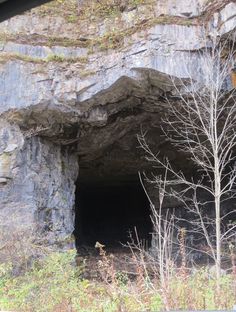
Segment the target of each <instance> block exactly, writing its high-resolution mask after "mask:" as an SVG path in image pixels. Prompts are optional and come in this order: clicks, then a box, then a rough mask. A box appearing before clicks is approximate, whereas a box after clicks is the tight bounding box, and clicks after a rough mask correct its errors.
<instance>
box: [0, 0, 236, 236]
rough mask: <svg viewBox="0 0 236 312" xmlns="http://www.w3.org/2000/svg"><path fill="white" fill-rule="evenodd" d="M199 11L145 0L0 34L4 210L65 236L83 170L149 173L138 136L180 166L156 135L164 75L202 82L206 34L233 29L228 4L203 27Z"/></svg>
mask: <svg viewBox="0 0 236 312" xmlns="http://www.w3.org/2000/svg"><path fill="white" fill-rule="evenodd" d="M206 2H207V1H203V0H195V1H190V0H182V1H164V0H163V1H151V2H150V3H151V4H150V3H149V2H148V3H145V1H143V4H142V5H137V6H134V7H130V6H128V7H127V8H128V9H127V10H124V12H122V13H121V12H120V13H119V14H118V15H115V16H109V17H106V18H104V17H103V18H100V19H99V18H98V19H96V18H94V19H92V15H90V16H89V18H88V16H87V18H84V19H83V18H82V17H81V19H80V17H77V16H76V14H77V13H74V14H75V17H76V22H74V21H73V22H71V21H72V20H73V19H74V15H72V13H71V14H70V15H69V18H70V20H69V22H68V16H64V15H63V14H62V13H61V11H59V13H57V14H56V13H55V15H53V14H51V13H50V12H57V10H56V9H54V8H53V6H49V7H46V9H45V8H44V9H43V8H39V9H35V10H32V11H31V12H30V13H26V14H25V15H22V16H18V17H14V18H12V19H10V20H9V21H6V22H4V23H2V24H1V25H0V41H1V42H0V51H1V53H0V114H1V118H2V121H1V128H0V138H1V140H0V207H1V211H3V212H4V211H12V212H14V211H15V209H21V211H22V213H24V214H26V215H28V216H29V217H27V219H28V218H29V219H30V220H31V222H35V221H36V222H39V223H41V224H44V225H46V227H47V228H48V229H52V230H53V233H55V237H60V238H63V237H65V236H67V235H68V234H71V233H72V232H73V227H74V215H73V209H74V203H75V181H76V180H77V176H78V172H79V170H78V166H80V169H81V170H80V178H81V179H82V180H83V181H87V180H91V179H93V180H95V179H97V180H98V181H99V180H103V179H110V180H114V179H117V181H123V180H124V179H126V180H127V179H132V176H134V175H137V171H138V170H146V169H148V168H149V164H147V163H146V161H145V160H144V159H143V156H142V153H141V151H140V149H139V148H138V143H137V139H136V135H137V133H139V132H140V129H141V128H142V129H143V130H145V131H148V133H149V140H150V144H152V145H153V146H154V147H155V148H156V150H157V151H159V152H161V153H163V154H167V155H168V156H169V157H170V159H171V160H174V161H176V163H177V164H178V162H180V161H181V160H180V159H181V155H178V154H177V153H176V151H173V150H172V148H171V147H170V146H169V145H168V144H167V142H166V141H165V139H164V138H163V137H162V136H161V131H160V126H161V118H162V116H163V115H164V113H165V100H164V98H165V96H166V94H167V93H168V94H171V93H172V92H173V90H172V86H171V80H170V76H175V77H178V78H188V77H192V78H193V79H195V80H196V81H197V80H198V79H199V77H200V76H201V68H202V64H201V62H200V58H199V51H200V50H201V49H202V48H203V47H204V46H205V45H206V44H209V43H208V42H207V43H206V40H208V39H206V38H207V36H208V35H209V37H211V36H213V35H214V36H216V35H220V36H222V35H224V34H228V33H229V32H232V31H233V30H234V29H235V27H236V7H235V3H234V2H233V1H232V2H230V1H225V2H222V3H219V2H218V4H219V5H218V6H216V7H215V11H212V14H211V15H210V16H208V19H206V18H205V16H206V15H207V14H208V13H209V12H208V10H209V8H210V7H209V6H206ZM208 5H209V2H208ZM57 9H58V8H57ZM47 10H49V11H47ZM50 10H51V11H50ZM206 10H207V11H206ZM45 12H46V14H45ZM48 12H49V13H48ZM85 12H87V11H86V10H85ZM87 14H88V13H87ZM77 18H78V19H77ZM3 120H7V121H3ZM186 166H188V164H186Z"/></svg>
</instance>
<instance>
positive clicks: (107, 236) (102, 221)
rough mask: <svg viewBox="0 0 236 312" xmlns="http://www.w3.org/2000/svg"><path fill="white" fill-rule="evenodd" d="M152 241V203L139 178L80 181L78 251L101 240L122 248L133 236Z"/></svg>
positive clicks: (77, 201)
mask: <svg viewBox="0 0 236 312" xmlns="http://www.w3.org/2000/svg"><path fill="white" fill-rule="evenodd" d="M135 229H136V231H137V233H138V237H139V240H142V241H143V242H144V241H145V244H146V246H150V244H151V232H152V222H151V219H150V204H149V201H148V199H147V197H146V195H145V193H144V190H143V189H142V186H141V184H140V181H139V179H138V178H134V179H132V180H130V181H129V182H127V181H110V182H109V183H108V182H107V181H105V180H104V181H99V182H96V183H93V182H91V183H88V182H86V183H83V181H78V183H77V190H76V207H75V230H74V235H75V239H76V247H77V250H78V249H79V247H80V246H88V247H94V246H95V243H96V242H97V241H98V242H100V243H102V244H104V245H105V246H106V247H108V248H118V247H121V245H122V244H124V245H125V244H127V242H128V241H129V242H130V241H131V238H130V235H132V238H134V239H136V235H135Z"/></svg>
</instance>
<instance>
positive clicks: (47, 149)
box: [0, 121, 78, 242]
mask: <svg viewBox="0 0 236 312" xmlns="http://www.w3.org/2000/svg"><path fill="white" fill-rule="evenodd" d="M0 133H1V143H0V208H1V209H0V216H1V217H2V218H11V219H12V222H13V223H14V222H21V223H22V222H26V223H27V224H28V225H29V224H32V227H34V228H35V230H36V229H37V228H38V227H41V228H42V229H43V230H47V231H48V230H50V231H52V232H53V236H51V237H49V239H50V240H51V242H53V241H54V240H55V239H56V240H57V241H58V240H61V239H65V238H66V236H69V235H70V234H71V233H72V232H73V222H74V193H75V184H74V181H75V180H76V178H77V175H78V160H77V157H76V155H75V154H74V153H73V152H71V151H69V149H68V148H65V147H64V148H63V147H61V146H59V145H56V144H53V143H52V142H47V141H45V140H43V139H41V138H39V137H30V138H24V137H23V135H22V133H21V132H20V129H19V128H18V127H17V126H12V125H10V124H8V123H6V122H3V121H1V125H0ZM21 216H23V218H22V217H21ZM14 226H15V225H14ZM16 228H17V226H16ZM9 231H10V229H9Z"/></svg>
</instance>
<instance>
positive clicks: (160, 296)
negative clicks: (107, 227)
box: [0, 250, 235, 312]
mask: <svg viewBox="0 0 236 312" xmlns="http://www.w3.org/2000/svg"><path fill="white" fill-rule="evenodd" d="M75 256H76V254H75V251H74V250H69V251H66V252H51V253H50V254H49V255H48V256H47V257H45V258H44V259H41V260H35V262H34V263H33V266H32V267H31V269H30V270H29V271H26V272H25V273H24V274H22V275H20V276H14V275H12V273H11V270H12V266H11V264H1V266H0V310H1V309H3V310H4V309H6V310H20V311H34V312H50V311H58V310H59V311H68V310H70V309H71V310H72V311H75V312H76V311H79V312H91V311H98V312H102V311H103V312H104V311H107V312H113V311H114V312H115V311H119V310H121V309H123V311H127V312H136V311H158V310H163V309H165V304H164V303H165V302H166V301H168V306H169V308H170V309H173V310H174V309H185V310H189V309H190V310H195V309H201V310H204V309H207V310H211V309H212V310H214V309H231V308H232V306H233V304H234V298H235V293H234V291H235V289H234V287H233V285H234V284H235V280H234V276H233V275H231V274H228V275H225V276H223V277H222V278H221V280H220V286H221V290H220V294H218V295H217V296H216V280H215V279H214V278H212V277H211V276H210V275H209V272H208V271H207V270H206V269H200V270H197V271H196V272H195V273H192V274H187V273H186V274H181V273H179V272H178V271H176V274H175V275H174V276H173V277H172V278H171V279H170V280H169V281H168V283H167V286H166V289H165V290H163V289H160V286H159V285H158V280H155V281H153V282H152V285H151V287H150V281H149V284H148V283H147V282H146V281H145V280H142V282H141V283H140V281H141V279H139V278H138V277H137V280H135V281H131V280H130V279H129V277H128V275H127V274H126V273H124V272H122V271H117V272H116V273H115V282H114V284H113V282H112V281H110V282H108V283H106V282H105V281H100V282H99V281H88V280H86V279H83V278H82V276H83V272H84V270H85V262H83V261H81V265H80V266H79V267H76V266H75Z"/></svg>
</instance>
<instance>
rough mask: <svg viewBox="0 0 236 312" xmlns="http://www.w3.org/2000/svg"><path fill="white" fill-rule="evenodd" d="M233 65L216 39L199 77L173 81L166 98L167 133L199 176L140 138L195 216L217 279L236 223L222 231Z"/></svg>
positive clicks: (230, 152)
mask: <svg viewBox="0 0 236 312" xmlns="http://www.w3.org/2000/svg"><path fill="white" fill-rule="evenodd" d="M233 63H234V49H233V47H232V46H229V45H228V42H226V41H225V42H223V43H222V42H217V41H216V40H213V42H212V44H211V46H210V47H206V48H204V49H203V50H202V51H201V52H199V64H201V75H200V77H199V78H198V79H197V81H196V80H194V79H193V78H192V77H191V76H190V75H189V77H188V80H186V79H185V80H181V79H171V83H172V86H173V89H174V92H175V101H172V100H171V99H170V98H167V104H168V105H167V106H168V108H169V109H168V112H167V116H166V118H164V120H163V122H164V124H163V131H164V134H165V135H166V137H167V138H168V139H169V141H170V142H171V144H173V145H174V146H176V147H177V149H178V150H180V151H181V152H183V153H185V154H186V155H187V157H188V158H189V159H190V160H191V161H192V163H193V164H194V165H195V167H196V168H197V170H196V171H197V173H196V175H195V176H190V177H189V176H187V175H186V174H185V173H184V172H183V171H178V170H176V169H175V168H174V166H173V164H171V163H170V161H169V160H168V159H167V158H164V159H163V158H161V157H160V156H159V154H157V155H156V154H155V153H154V152H153V150H152V149H151V148H150V146H149V144H148V143H147V140H146V133H144V132H142V133H141V134H140V135H139V136H138V140H139V143H140V145H141V147H142V148H143V149H144V150H145V152H146V158H147V159H148V160H149V161H153V162H154V163H155V164H157V165H158V166H160V167H162V168H164V169H165V170H167V171H168V179H167V180H166V184H167V185H168V186H169V187H170V195H171V196H173V197H174V198H176V199H177V200H178V201H181V202H182V203H183V204H184V206H185V207H186V208H187V209H189V210H190V211H191V212H192V213H193V214H194V215H195V217H196V218H195V219H194V220H192V225H193V228H194V231H196V232H198V233H201V234H202V235H203V236H204V237H205V240H206V243H207V245H208V247H209V251H210V254H211V256H212V258H213V259H214V262H215V267H216V277H217V280H218V281H219V279H220V276H221V259H222V244H223V242H224V241H225V240H226V239H229V238H230V237H232V236H233V235H234V234H235V231H234V230H235V225H233V226H232V227H230V228H229V229H228V230H226V231H224V232H223V231H222V220H223V218H224V217H225V216H222V203H223V202H224V201H226V200H229V199H230V198H233V197H234V195H235V179H236V167H235V147H236V102H235V97H234V95H235V92H234V89H231V90H230V89H229V88H227V80H228V78H229V75H230V69H231V68H232V65H233ZM173 103H174V104H173ZM152 183H159V178H158V177H156V176H154V177H153V179H152ZM176 185H178V186H181V190H180V191H176V189H175V187H174V186H176ZM202 194H205V195H206V196H205V197H203V196H202ZM203 198H205V200H204V199H203ZM209 204H211V205H213V207H214V226H213V229H214V233H213V234H212V232H211V231H210V230H209V224H210V223H211V220H210V217H209V216H208V215H207V214H206V213H205V212H204V208H206V207H208V206H209ZM230 213H231V212H230Z"/></svg>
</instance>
